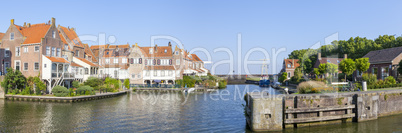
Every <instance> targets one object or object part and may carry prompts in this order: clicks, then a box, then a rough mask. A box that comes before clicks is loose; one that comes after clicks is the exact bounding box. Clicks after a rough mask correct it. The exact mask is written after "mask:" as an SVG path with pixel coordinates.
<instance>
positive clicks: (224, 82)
mask: <svg viewBox="0 0 402 133" xmlns="http://www.w3.org/2000/svg"><path fill="white" fill-rule="evenodd" d="M227 84H228V83H227V81H226V80H221V81H219V86H218V88H219V89H223V88H226V85H227Z"/></svg>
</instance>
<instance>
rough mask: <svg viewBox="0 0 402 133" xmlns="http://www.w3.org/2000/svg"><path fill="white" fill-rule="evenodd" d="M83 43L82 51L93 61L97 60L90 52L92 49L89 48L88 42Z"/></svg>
mask: <svg viewBox="0 0 402 133" xmlns="http://www.w3.org/2000/svg"><path fill="white" fill-rule="evenodd" d="M83 45H84V52H85V53H86V54H88V55H90V56H91V58H92V61H93V62H98V61H97V60H96V58H95V56H94V54H93V53H92V50H91V49H90V48H89V46H88V44H83Z"/></svg>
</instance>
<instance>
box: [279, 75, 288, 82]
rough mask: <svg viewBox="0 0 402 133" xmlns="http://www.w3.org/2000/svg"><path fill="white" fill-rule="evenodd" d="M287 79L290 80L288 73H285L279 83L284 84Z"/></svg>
mask: <svg viewBox="0 0 402 133" xmlns="http://www.w3.org/2000/svg"><path fill="white" fill-rule="evenodd" d="M287 78H288V73H286V72H283V73H282V75H281V76H280V77H279V79H278V80H279V82H281V83H283V82H284V81H285V80H286V79H287Z"/></svg>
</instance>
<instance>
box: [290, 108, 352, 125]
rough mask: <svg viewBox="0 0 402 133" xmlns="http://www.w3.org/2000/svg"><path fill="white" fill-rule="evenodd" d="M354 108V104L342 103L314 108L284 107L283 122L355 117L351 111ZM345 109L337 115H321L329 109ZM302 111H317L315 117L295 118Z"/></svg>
mask: <svg viewBox="0 0 402 133" xmlns="http://www.w3.org/2000/svg"><path fill="white" fill-rule="evenodd" d="M354 108H355V105H342V106H329V107H316V108H293V109H285V116H287V117H285V120H284V123H285V124H298V123H307V122H319V121H327V120H340V119H347V118H353V117H355V114H354V113H352V109H354ZM339 110H342V111H345V113H344V114H339V115H328V116H323V112H330V111H339ZM302 113H317V117H306V118H297V114H302Z"/></svg>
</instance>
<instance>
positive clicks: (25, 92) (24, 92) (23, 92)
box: [21, 86, 31, 95]
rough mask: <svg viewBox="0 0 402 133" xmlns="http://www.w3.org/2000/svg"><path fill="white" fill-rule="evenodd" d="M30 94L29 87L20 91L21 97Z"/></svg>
mask: <svg viewBox="0 0 402 133" xmlns="http://www.w3.org/2000/svg"><path fill="white" fill-rule="evenodd" d="M30 94H31V86H26V87H25V89H24V90H22V91H21V95H30Z"/></svg>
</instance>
